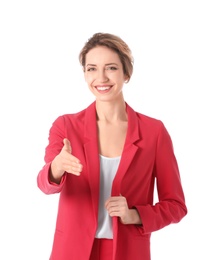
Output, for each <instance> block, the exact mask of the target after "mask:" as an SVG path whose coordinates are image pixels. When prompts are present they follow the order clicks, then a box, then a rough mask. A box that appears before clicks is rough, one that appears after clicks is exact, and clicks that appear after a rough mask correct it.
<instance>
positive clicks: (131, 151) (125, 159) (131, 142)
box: [112, 104, 140, 196]
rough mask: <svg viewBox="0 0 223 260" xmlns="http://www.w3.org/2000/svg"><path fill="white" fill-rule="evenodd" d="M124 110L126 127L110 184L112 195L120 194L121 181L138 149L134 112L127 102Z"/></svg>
mask: <svg viewBox="0 0 223 260" xmlns="http://www.w3.org/2000/svg"><path fill="white" fill-rule="evenodd" d="M126 112H127V115H128V129H127V134H126V140H125V145H124V149H123V152H122V156H121V161H120V164H119V167H118V171H117V173H116V176H115V179H114V181H113V185H112V196H119V195H120V186H121V181H122V179H123V177H124V175H125V173H126V171H127V169H128V167H129V165H130V163H131V162H132V160H133V158H134V155H135V154H136V152H137V150H138V146H137V145H136V144H135V142H136V141H137V140H139V138H140V137H139V128H138V119H137V116H136V112H135V111H134V110H133V109H132V108H131V107H130V106H129V105H128V104H126Z"/></svg>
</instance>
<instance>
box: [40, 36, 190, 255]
mask: <svg viewBox="0 0 223 260" xmlns="http://www.w3.org/2000/svg"><path fill="white" fill-rule="evenodd" d="M79 60H80V63H81V65H82V67H83V72H84V77H85V80H86V82H87V85H88V87H89V89H90V91H91V92H92V94H93V95H94V96H95V101H94V102H93V103H92V104H90V105H89V106H88V107H87V108H86V109H84V110H83V111H80V112H78V113H74V114H66V115H62V116H59V117H58V118H57V119H56V120H55V121H54V123H53V124H52V127H51V129H50V133H49V144H48V145H47V147H46V151H45V152H46V153H45V162H46V164H45V165H44V166H43V168H42V169H41V171H40V172H39V174H38V177H37V183H38V187H39V188H40V189H41V190H42V191H43V192H44V193H46V194H53V193H60V199H59V207H58V216H57V223H56V230H55V235H54V242H53V247H52V253H51V256H50V259H51V260H88V259H91V260H98V259H102V260H111V259H113V260H125V259H126V260H136V259H137V260H150V259H151V258H150V236H151V233H152V232H154V231H157V230H159V229H161V228H163V227H165V226H167V225H169V224H171V223H177V222H179V221H180V220H181V219H182V218H183V217H184V216H185V215H186V214H187V208H186V205H185V198H184V193H183V189H182V184H181V180H180V174H179V170H178V165H177V161H176V158H175V155H174V151H173V147H172V141H171V138H170V136H169V134H168V132H167V130H166V128H165V126H164V124H163V123H162V122H161V121H160V120H157V119H154V118H151V117H149V116H146V115H143V114H141V113H138V112H136V111H134V110H133V109H132V108H131V107H130V106H129V105H128V104H127V103H126V102H125V99H124V97H123V91H122V90H123V85H124V83H127V82H128V81H129V80H130V78H131V76H132V72H133V59H132V55H131V51H130V49H129V47H128V46H127V44H126V43H125V42H124V41H123V40H122V39H121V38H120V37H118V36H116V35H112V34H108V33H96V34H94V35H93V36H92V37H91V38H90V39H89V40H88V41H87V42H86V44H85V46H84V47H83V49H82V50H81V52H80V56H79ZM155 180H156V183H157V192H158V197H159V202H158V203H156V204H155V205H154V203H153V194H154V183H155Z"/></svg>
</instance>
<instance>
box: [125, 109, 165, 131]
mask: <svg viewBox="0 0 223 260" xmlns="http://www.w3.org/2000/svg"><path fill="white" fill-rule="evenodd" d="M127 110H128V114H129V116H130V118H134V117H135V120H137V121H138V122H139V124H145V125H146V126H148V127H151V126H152V127H157V128H163V127H164V123H163V122H162V120H161V119H158V118H154V117H151V116H149V115H146V114H143V113H141V112H138V111H135V110H134V109H133V108H132V107H130V106H129V105H128V104H127Z"/></svg>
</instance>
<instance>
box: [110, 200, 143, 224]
mask: <svg viewBox="0 0 223 260" xmlns="http://www.w3.org/2000/svg"><path fill="white" fill-rule="evenodd" d="M105 208H106V209H107V211H108V214H109V216H110V217H120V220H121V222H122V223H123V224H141V223H142V222H141V219H140V216H139V213H138V211H137V210H136V209H129V207H128V203H127V200H126V198H125V197H123V196H116V197H110V198H109V199H108V200H107V201H106V202H105Z"/></svg>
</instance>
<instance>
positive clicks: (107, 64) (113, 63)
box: [86, 62, 118, 67]
mask: <svg viewBox="0 0 223 260" xmlns="http://www.w3.org/2000/svg"><path fill="white" fill-rule="evenodd" d="M109 65H116V66H118V64H117V63H115V62H112V63H106V64H105V66H109ZM87 66H97V65H96V64H90V63H89V64H87V65H86V67H87Z"/></svg>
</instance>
